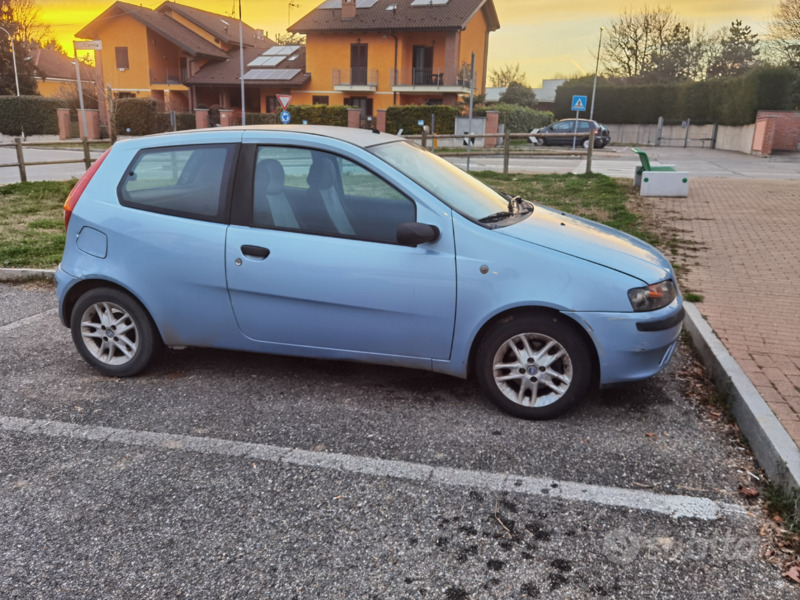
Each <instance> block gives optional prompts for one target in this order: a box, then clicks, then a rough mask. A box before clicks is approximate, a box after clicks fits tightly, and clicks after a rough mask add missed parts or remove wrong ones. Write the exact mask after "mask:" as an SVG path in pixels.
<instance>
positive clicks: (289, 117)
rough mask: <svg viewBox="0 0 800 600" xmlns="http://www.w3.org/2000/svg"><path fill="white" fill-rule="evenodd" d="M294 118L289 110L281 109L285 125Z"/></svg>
mask: <svg viewBox="0 0 800 600" xmlns="http://www.w3.org/2000/svg"><path fill="white" fill-rule="evenodd" d="M291 120H292V115H290V114H289V111H288V110H283V111H281V123H283V124H284V125H288V124H289V123H290V122H291Z"/></svg>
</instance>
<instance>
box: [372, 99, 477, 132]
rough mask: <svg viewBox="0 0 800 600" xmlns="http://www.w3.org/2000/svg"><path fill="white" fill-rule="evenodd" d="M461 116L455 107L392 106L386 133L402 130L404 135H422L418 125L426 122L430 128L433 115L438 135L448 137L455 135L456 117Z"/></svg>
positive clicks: (388, 111)
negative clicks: (420, 122)
mask: <svg viewBox="0 0 800 600" xmlns="http://www.w3.org/2000/svg"><path fill="white" fill-rule="evenodd" d="M459 114H460V112H459V110H458V108H456V107H455V106H445V105H437V106H428V105H418V104H406V105H404V106H390V107H389V108H388V109H386V131H387V132H389V133H397V132H398V131H399V130H400V129H402V130H403V134H404V135H419V134H421V133H422V127H421V126H420V125H418V124H417V123H418V122H419V121H424V122H425V125H428V126H430V125H431V115H433V116H434V117H435V118H436V133H439V134H442V135H448V134H452V133H455V126H456V117H457V116H459ZM473 114H474V111H473Z"/></svg>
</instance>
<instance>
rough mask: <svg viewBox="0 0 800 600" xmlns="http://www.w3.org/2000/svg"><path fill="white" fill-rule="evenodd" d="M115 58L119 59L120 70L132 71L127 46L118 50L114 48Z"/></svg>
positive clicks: (119, 47)
mask: <svg viewBox="0 0 800 600" xmlns="http://www.w3.org/2000/svg"><path fill="white" fill-rule="evenodd" d="M114 56H115V57H116V59H117V68H118V69H130V64H129V63H128V47H127V46H117V47H116V48H114Z"/></svg>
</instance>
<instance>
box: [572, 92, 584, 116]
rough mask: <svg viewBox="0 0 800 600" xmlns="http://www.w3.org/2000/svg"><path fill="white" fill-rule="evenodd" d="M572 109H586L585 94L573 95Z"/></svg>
mask: <svg viewBox="0 0 800 600" xmlns="http://www.w3.org/2000/svg"><path fill="white" fill-rule="evenodd" d="M572 110H574V111H575V112H578V111H581V110H586V96H573V97H572Z"/></svg>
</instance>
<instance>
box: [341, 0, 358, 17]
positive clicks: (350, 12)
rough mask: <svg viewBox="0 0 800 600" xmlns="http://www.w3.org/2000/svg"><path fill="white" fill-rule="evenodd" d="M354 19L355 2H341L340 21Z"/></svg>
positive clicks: (347, 0)
mask: <svg viewBox="0 0 800 600" xmlns="http://www.w3.org/2000/svg"><path fill="white" fill-rule="evenodd" d="M355 18H356V0H342V21H351V20H353V19H355Z"/></svg>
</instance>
